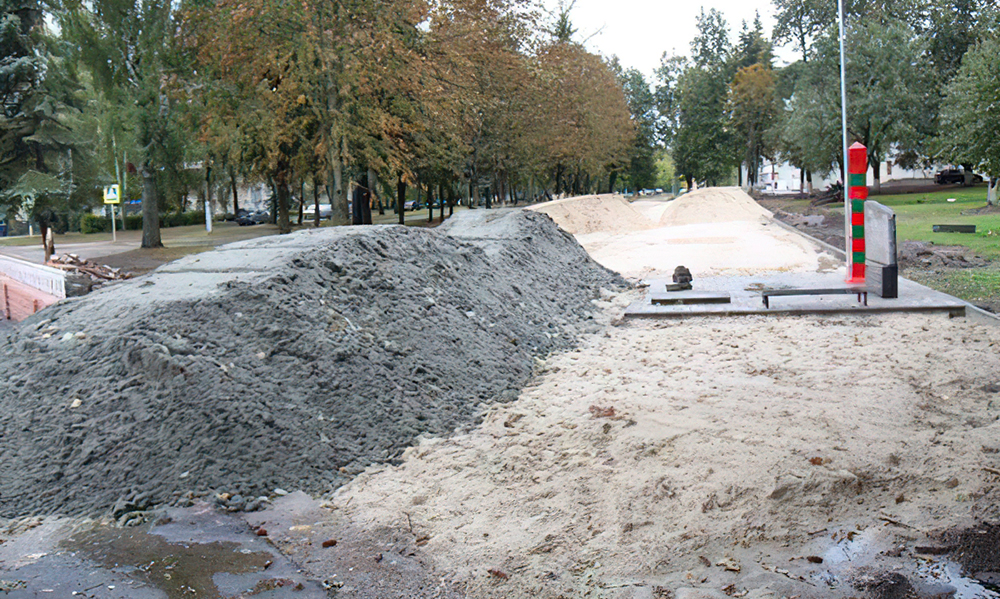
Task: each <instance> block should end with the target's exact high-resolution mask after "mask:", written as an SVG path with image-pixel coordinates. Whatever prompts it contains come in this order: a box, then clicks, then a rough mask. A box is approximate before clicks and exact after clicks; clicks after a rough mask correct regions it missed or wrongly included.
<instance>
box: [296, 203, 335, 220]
mask: <svg viewBox="0 0 1000 599" xmlns="http://www.w3.org/2000/svg"><path fill="white" fill-rule="evenodd" d="M302 216H303V218H304V219H305V220H313V219H314V218H316V205H315V204H306V205H305V207H304V208H303V210H302ZM332 216H333V205H332V204H320V205H319V218H320V220H327V219H328V218H331V217H332Z"/></svg>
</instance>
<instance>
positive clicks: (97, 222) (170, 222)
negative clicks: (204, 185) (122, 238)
mask: <svg viewBox="0 0 1000 599" xmlns="http://www.w3.org/2000/svg"><path fill="white" fill-rule="evenodd" d="M118 222H119V223H120V222H121V220H119V221H118ZM203 224H205V213H204V212H203V211H201V210H196V211H193V212H180V213H178V212H171V213H169V214H161V215H160V226H161V227H163V228H167V227H186V226H190V225H203ZM125 228H126V229H128V230H129V231H139V230H141V229H142V215H141V214H129V215H127V216H126V217H125ZM110 230H111V220H110V219H109V218H108V217H106V216H94V215H93V214H84V215H83V216H81V217H80V232H81V233H104V232H105V231H110Z"/></svg>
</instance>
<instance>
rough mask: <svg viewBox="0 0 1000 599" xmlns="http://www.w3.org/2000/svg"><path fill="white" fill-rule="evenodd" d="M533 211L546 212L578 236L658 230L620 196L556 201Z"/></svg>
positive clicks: (541, 205) (538, 206)
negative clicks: (598, 232) (599, 232)
mask: <svg viewBox="0 0 1000 599" xmlns="http://www.w3.org/2000/svg"><path fill="white" fill-rule="evenodd" d="M529 210H535V211H538V212H544V213H545V214H548V215H549V216H550V217H552V220H554V221H555V222H556V224H557V225H559V226H560V227H561V228H562V229H563V230H564V231H566V232H567V233H572V234H574V235H577V234H584V233H594V232H597V231H603V232H608V233H628V232H631V231H642V230H645V229H650V228H652V227H654V226H656V223H655V222H653V221H650V220H649V219H648V218H646V217H644V216H643V215H642V214H640V213H639V212H638V211H637V210H636V209H635V208H633V207H632V206H631V205H630V204H629V203H628V200H626V199H625V198H623V197H622V196H620V195H611V194H608V195H592V196H578V197H573V198H566V199H565V200H555V201H553V202H546V203H544V204H539V205H537V206H532V207H531V208H529Z"/></svg>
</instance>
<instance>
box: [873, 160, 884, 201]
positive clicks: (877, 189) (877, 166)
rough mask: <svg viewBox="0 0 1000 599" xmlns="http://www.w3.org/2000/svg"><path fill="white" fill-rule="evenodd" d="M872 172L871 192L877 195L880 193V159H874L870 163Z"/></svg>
mask: <svg viewBox="0 0 1000 599" xmlns="http://www.w3.org/2000/svg"><path fill="white" fill-rule="evenodd" d="M872 174H873V175H874V177H875V179H874V182H875V184H874V185H873V186H872V194H874V195H879V194H880V193H882V161H881V160H876V161H875V162H874V163H872Z"/></svg>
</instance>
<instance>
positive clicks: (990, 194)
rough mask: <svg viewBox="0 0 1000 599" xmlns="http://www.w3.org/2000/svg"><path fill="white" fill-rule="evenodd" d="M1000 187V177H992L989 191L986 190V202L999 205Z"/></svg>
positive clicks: (990, 204) (989, 204)
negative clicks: (999, 191) (998, 191)
mask: <svg viewBox="0 0 1000 599" xmlns="http://www.w3.org/2000/svg"><path fill="white" fill-rule="evenodd" d="M998 187H1000V177H990V182H989V188H988V189H989V191H987V192H986V204H987V205H988V206H996V205H997V188H998Z"/></svg>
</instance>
